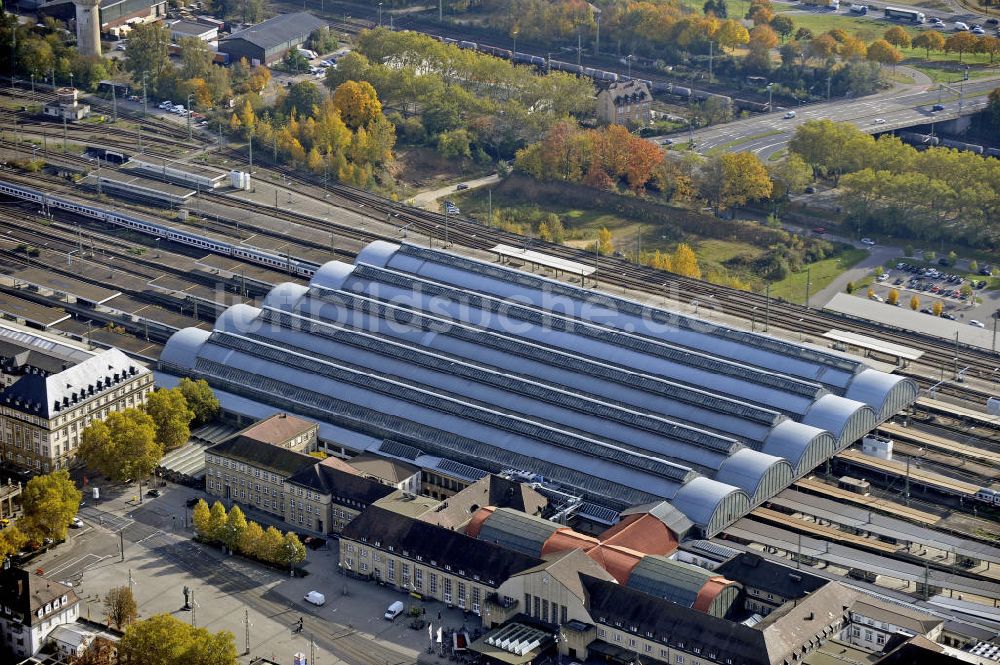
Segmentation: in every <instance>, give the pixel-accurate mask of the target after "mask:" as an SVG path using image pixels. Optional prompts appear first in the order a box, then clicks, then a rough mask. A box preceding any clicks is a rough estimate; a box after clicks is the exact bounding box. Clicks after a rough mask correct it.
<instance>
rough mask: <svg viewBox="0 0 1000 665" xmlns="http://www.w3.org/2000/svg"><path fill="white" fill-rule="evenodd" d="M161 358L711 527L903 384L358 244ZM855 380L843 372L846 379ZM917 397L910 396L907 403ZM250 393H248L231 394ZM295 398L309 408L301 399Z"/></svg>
mask: <svg viewBox="0 0 1000 665" xmlns="http://www.w3.org/2000/svg"><path fill="white" fill-rule="evenodd" d="M162 360H163V361H164V363H165V364H167V365H169V366H173V367H178V368H180V369H181V370H183V371H185V372H188V373H192V372H193V373H195V374H197V375H199V376H204V377H205V378H207V379H208V380H209V381H210V382H213V383H215V384H216V385H218V386H219V387H220V388H224V389H232V390H237V391H240V392H242V393H244V394H247V393H250V394H252V396H253V397H254V398H255V399H262V400H264V401H268V400H270V401H271V402H272V403H277V402H280V404H278V405H279V406H281V407H282V408H287V409H289V410H293V411H295V410H299V411H302V412H303V415H311V414H322V415H318V417H319V418H320V419H322V420H326V421H328V422H332V423H334V424H336V425H338V426H343V427H347V428H353V429H360V430H363V431H365V432H366V433H367V434H369V435H371V436H376V437H379V438H382V439H391V440H392V441H395V442H399V443H400V444H404V445H406V446H411V447H413V448H414V449H419V450H420V451H422V452H423V453H425V454H428V455H434V456H438V457H441V458H445V459H449V460H453V461H455V462H458V463H462V464H465V465H469V466H471V467H475V468H479V469H485V470H487V471H490V472H501V471H504V470H516V471H519V472H525V473H528V474H529V475H534V476H536V477H538V478H539V479H540V480H541V481H544V482H549V483H554V484H555V485H557V486H559V487H561V488H563V489H564V491H567V492H569V493H570V494H574V495H577V496H581V497H582V498H584V499H585V500H587V501H589V502H593V503H596V504H598V505H603V506H606V507H608V508H611V509H613V510H622V509H624V508H627V507H629V506H632V505H636V504H641V503H651V502H655V501H658V500H664V499H665V500H667V501H670V502H671V503H672V505H673V506H674V508H677V509H678V510H680V511H681V512H682V513H683V514H684V515H685V516H686V517H687V518H688V519H690V520H691V521H692V522H693V523H694V524H696V525H697V526H699V527H701V528H702V529H703V530H705V531H706V532H708V533H715V532H717V531H718V529H719V528H721V527H722V525H723V524H724V523H730V522H731V521H732V520H734V519H736V518H738V517H739V516H740V515H742V514H745V513H746V512H747V511H748V510H749V509H750V508H751V506H752V505H755V504H757V503H759V502H761V501H763V500H766V499H767V498H768V497H769V496H773V495H774V494H775V493H777V492H778V491H780V490H781V489H784V487H787V486H788V484H789V483H791V482H792V481H793V480H794V478H796V477H799V476H801V475H803V474H804V473H806V472H808V471H810V470H811V469H812V468H813V467H814V466H815V465H817V464H819V463H820V462H822V461H824V460H825V459H827V458H829V457H830V456H831V455H833V454H834V453H835V452H836V451H837V450H838V449H841V448H843V447H844V446H846V445H848V444H849V443H851V442H853V441H854V440H856V439H857V438H858V437H860V436H862V435H864V434H865V433H867V432H868V431H870V430H871V429H872V428H874V427H875V425H876V424H877V422H878V419H879V417H880V416H879V414H878V412H876V410H875V409H873V408H872V406H871V405H869V404H868V403H865V402H862V401H858V400H855V399H852V398H851V397H850V394H849V393H850V392H851V390H852V389H853V387H854V386H855V384H857V385H863V386H864V387H865V393H866V396H867V395H868V394H869V393H877V392H878V391H879V390H881V391H882V393H879V394H873V395H872V398H873V399H874V400H877V401H879V402H880V404H884V403H885V402H886V401H889V402H892V403H895V402H897V401H904V402H905V401H906V400H907V399H910V396H911V392H910V390H909V388H910V383H912V382H909V383H907V382H908V381H909V380H908V379H897V377H892V376H890V375H884V374H883V373H882V372H877V371H875V370H871V369H868V368H867V367H866V366H865V365H864V364H863V363H860V362H857V361H854V360H852V359H847V358H844V357H842V356H839V355H832V354H825V353H823V352H822V351H821V350H816V349H813V348H808V347H803V346H799V345H795V344H792V343H790V342H786V341H783V340H777V339H774V338H770V337H766V336H762V335H756V334H751V333H747V332H745V331H739V330H736V329H731V328H725V327H723V326H719V325H717V324H709V323H705V322H700V321H696V320H692V319H689V318H687V317H681V316H679V315H677V314H675V313H672V312H666V311H662V310H655V309H649V308H644V306H642V305H639V304H638V303H634V302H632V301H627V300H623V299H620V298H614V297H612V296H605V295H603V294H594V293H590V292H588V291H585V290H581V289H578V288H576V287H573V286H569V285H566V284H562V283H560V282H554V281H550V280H544V279H541V278H538V277H536V276H534V275H530V274H526V273H522V272H519V271H516V270H511V269H508V268H504V267H500V266H496V265H493V264H490V263H484V262H480V261H475V260H471V259H466V258H463V257H459V256H456V255H453V254H449V253H446V252H441V251H434V250H426V249H422V248H418V247H414V246H411V245H402V246H400V245H392V244H389V243H385V242H375V243H372V244H371V245H369V246H368V247H367V248H365V249H364V250H363V251H362V252H361V253H360V254H359V255H358V258H357V261H356V263H355V265H353V266H351V265H348V264H344V263H339V262H335V261H334V262H330V263H327V264H325V265H323V266H322V267H321V268H320V269H319V270H318V271H317V272H316V274H315V275H314V276H313V279H312V282H311V284H310V285H309V286H304V285H298V284H282V285H279V286H277V287H275V288H274V289H273V290H272V291H271V292H270V294H268V296H267V297H266V298H265V299H264V300H263V302H262V304H261V307H260V308H254V307H249V306H246V305H235V306H233V307H231V308H229V309H228V310H227V311H226V312H225V313H223V314H222V315H221V316H220V317H219V319H218V321H217V322H216V326H215V331H214V332H212V333H210V334H204V333H200V332H193V331H180V332H178V333H177V334H175V335H174V336H173V337H172V338H171V340H170V342H169V343H168V344H167V346H166V348H165V349H164V352H163V355H162ZM858 382H860V383H858ZM915 395H916V391H915V390H913V391H912V396H913V397H915ZM248 396H251V395H248ZM306 412H308V413H306Z"/></svg>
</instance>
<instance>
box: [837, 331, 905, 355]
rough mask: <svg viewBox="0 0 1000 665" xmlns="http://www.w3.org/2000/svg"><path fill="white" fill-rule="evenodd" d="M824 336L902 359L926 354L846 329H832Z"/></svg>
mask: <svg viewBox="0 0 1000 665" xmlns="http://www.w3.org/2000/svg"><path fill="white" fill-rule="evenodd" d="M823 337H826V338H827V339H832V340H834V341H835V342H842V343H844V344H848V345H850V346H857V347H860V348H862V349H865V350H868V351H874V352H875V353H884V354H885V355H888V356H893V357H895V358H899V359H901V360H917V359H918V358H920V357H921V356H923V355H924V352H923V351H921V350H919V349H914V348H913V347H909V346H903V345H902V344H893V343H892V342H886V341H884V340H881V339H878V338H877V337H868V336H867V335H859V334H857V333H852V332H847V331H846V330H830V331H828V332H825V333H823Z"/></svg>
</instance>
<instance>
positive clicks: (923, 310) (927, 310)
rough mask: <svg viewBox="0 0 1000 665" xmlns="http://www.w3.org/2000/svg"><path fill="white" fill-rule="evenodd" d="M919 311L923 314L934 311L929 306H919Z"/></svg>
mask: <svg viewBox="0 0 1000 665" xmlns="http://www.w3.org/2000/svg"><path fill="white" fill-rule="evenodd" d="M920 311H921V312H922V313H923V314H933V313H934V310H932V309H931V308H930V307H921V308H920Z"/></svg>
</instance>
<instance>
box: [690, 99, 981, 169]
mask: <svg viewBox="0 0 1000 665" xmlns="http://www.w3.org/2000/svg"><path fill="white" fill-rule="evenodd" d="M958 85H959V84H955V86H953V87H958ZM961 85H962V90H963V93H964V100H963V103H962V114H965V113H968V112H971V111H978V110H980V109H982V108H983V107H985V106H986V98H987V95H988V94H989V92H990V91H991V90H993V89H994V88H996V87H997V86H998V85H1000V82H998V81H997V80H996V79H981V80H978V81H967V82H965V83H964V84H961ZM939 99H940V100H941V103H942V104H944V107H945V108H944V110H943V111H939V112H937V113H932V110H931V109H932V107H933V106H934V104H937V103H938V100H939ZM958 107H959V100H958V95H957V94H956V93H952V92H949V91H948V90H944V91H943V92H942V91H940V90H939V89H938V87H937V86H936V85H934V86H932V87H931V86H920V87H917V88H914V87H913V86H908V87H906V88H903V89H901V90H899V91H898V92H897V93H895V94H892V93H889V94H883V95H872V96H869V97H862V98H859V99H838V100H835V101H830V102H823V103H820V104H812V105H809V106H803V107H800V108H796V109H781V108H778V109H776V110H775V111H774V112H773V113H767V114H763V115H757V116H754V117H751V118H746V119H743V120H735V121H733V122H729V123H726V124H722V125H714V126H712V127H706V128H704V129H700V130H696V131H695V132H694V142H695V149H696V150H698V152H701V153H703V154H704V153H706V152H708V151H709V150H724V151H726V152H744V151H750V152H753V153H756V154H757V155H758V156H759V157H760V158H761V159H764V160H766V159H767V158H768V157H769V156H770V155H772V154H774V153H775V152H778V151H779V150H782V149H783V148H785V146H786V145H787V143H788V141H789V140H790V139H791V137H792V135H793V134H794V132H795V128H796V127H798V126H799V125H801V124H802V123H804V122H807V121H809V120H820V119H829V120H836V121H845V122H851V123H853V124H855V125H857V126H858V127H860V128H861V129H863V130H864V131H866V132H869V133H875V132H884V131H886V130H890V129H900V128H904V127H909V126H912V125H917V124H923V123H928V122H931V121H937V122H940V121H942V120H951V119H954V118H957V117H958V116H959V110H958ZM788 110H794V111H795V113H796V116H795V117H794V118H788V119H786V118H784V115H785V113H786V111H788ZM876 118H880V119H884V120H885V123H884V124H875V120H876ZM688 137H689V134H688V133H687V132H680V133H678V134H676V135H674V136H672V137H671V138H673V140H674V141H675V142H677V143H682V142H686V141H687V140H688Z"/></svg>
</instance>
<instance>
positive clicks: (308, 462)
mask: <svg viewBox="0 0 1000 665" xmlns="http://www.w3.org/2000/svg"><path fill="white" fill-rule="evenodd" d="M206 452H209V453H212V454H215V455H221V456H223V457H228V458H230V459H238V460H240V461H241V462H247V463H249V464H253V465H254V466H259V467H267V468H268V469H272V470H274V471H276V472H278V473H283V474H284V475H285V476H286V477H287V476H291V475H292V474H294V473H296V472H297V471H300V470H301V469H303V468H304V467H309V466H313V465H314V464H316V463H317V462H318V461H319V460H317V459H316V458H315V457H313V456H312V455H306V454H305V453H299V452H296V451H294V450H288V449H287V448H280V447H278V446H272V445H271V444H269V443H261V442H260V441H257V440H255V439H251V438H248V437H245V436H234V437H233V438H231V439H228V440H226V441H223V442H222V443H219V444H216V445H214V446H212V447H211V448H209V449H208V450H207V451H206Z"/></svg>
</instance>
